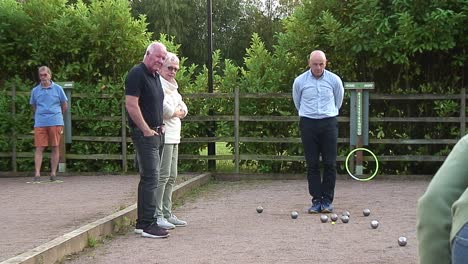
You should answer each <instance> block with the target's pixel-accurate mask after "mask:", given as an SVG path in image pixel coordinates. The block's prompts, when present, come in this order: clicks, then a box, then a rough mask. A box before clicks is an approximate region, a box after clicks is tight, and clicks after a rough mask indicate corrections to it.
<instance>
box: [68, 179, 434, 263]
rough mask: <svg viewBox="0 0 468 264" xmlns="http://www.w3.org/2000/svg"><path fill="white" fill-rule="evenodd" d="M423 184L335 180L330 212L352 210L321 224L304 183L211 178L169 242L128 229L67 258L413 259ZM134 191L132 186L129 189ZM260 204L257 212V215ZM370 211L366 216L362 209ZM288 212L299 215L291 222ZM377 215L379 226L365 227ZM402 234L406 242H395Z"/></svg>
mask: <svg viewBox="0 0 468 264" xmlns="http://www.w3.org/2000/svg"><path fill="white" fill-rule="evenodd" d="M427 184H428V181H423V180H419V181H396V180H373V181H371V182H366V183H362V182H357V181H353V180H339V181H338V182H337V187H336V196H335V202H334V206H335V212H337V213H338V214H341V212H343V211H345V210H347V211H349V212H350V213H351V217H350V221H349V223H347V224H344V223H341V221H338V222H336V224H331V223H330V222H327V223H321V222H320V215H311V214H307V208H308V206H309V203H310V197H309V195H308V193H307V182H306V181H303V180H290V181H255V182H217V183H215V184H212V185H209V186H208V187H205V188H203V189H202V191H200V192H199V193H198V195H197V196H196V197H194V198H191V199H188V200H186V201H185V203H184V204H182V205H181V206H179V207H177V208H176V209H175V210H174V212H175V213H176V214H177V216H178V217H179V218H181V219H184V220H187V221H188V222H189V225H188V226H187V227H179V228H176V229H175V230H172V231H171V236H170V237H169V238H167V239H149V238H143V237H141V236H139V235H135V234H133V233H132V232H131V231H129V232H128V233H126V234H124V235H121V236H115V237H114V238H112V239H110V240H108V241H105V242H104V243H103V244H100V245H98V246H97V247H96V248H94V249H88V250H85V251H84V252H82V253H80V254H77V255H74V256H70V257H69V258H68V260H66V261H65V263H67V264H71V263H73V264H79V263H109V264H111V263H112V264H114V263H171V264H177V263H181V264H182V263H184V264H185V263H294V264H298V263H348V264H353V263H354V264H358V263H359V264H371V263H372V264H375V263H386V264H392V263H394V264H397V263H398V264H401V263H405V264H406V263H415V264H416V263H418V256H417V241H416V229H415V225H416V202H417V199H418V198H419V197H420V196H421V195H422V194H423V192H424V190H425V189H426V187H427ZM132 190H133V189H132ZM258 205H262V206H263V207H264V211H263V213H261V214H259V213H257V212H256V207H257V206H258ZM365 208H369V209H370V210H371V215H370V216H369V217H364V216H363V215H362V211H363V209H365ZM292 211H297V212H299V217H298V218H297V219H295V220H294V219H291V217H290V213H291V212H292ZM374 219H375V220H378V221H379V222H380V225H379V227H378V228H377V229H372V228H371V227H370V222H371V220H374ZM400 236H405V237H407V239H408V244H407V245H406V246H405V247H400V246H399V245H398V243H397V240H398V238H399V237H400Z"/></svg>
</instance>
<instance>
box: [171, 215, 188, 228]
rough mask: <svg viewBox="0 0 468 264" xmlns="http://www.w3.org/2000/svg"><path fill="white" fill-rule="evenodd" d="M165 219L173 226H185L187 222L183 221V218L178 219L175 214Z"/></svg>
mask: <svg viewBox="0 0 468 264" xmlns="http://www.w3.org/2000/svg"><path fill="white" fill-rule="evenodd" d="M167 221H168V222H169V223H171V224H173V225H175V226H186V225H187V222H186V221H184V220H180V219H178V218H177V216H175V215H171V217H169V218H168V219H167Z"/></svg>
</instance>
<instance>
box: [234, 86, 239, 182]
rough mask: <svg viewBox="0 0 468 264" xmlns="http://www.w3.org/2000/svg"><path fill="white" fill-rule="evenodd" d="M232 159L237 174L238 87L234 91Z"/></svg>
mask: <svg viewBox="0 0 468 264" xmlns="http://www.w3.org/2000/svg"><path fill="white" fill-rule="evenodd" d="M234 159H235V172H236V173H239V163H240V160H239V87H236V88H235V89H234Z"/></svg>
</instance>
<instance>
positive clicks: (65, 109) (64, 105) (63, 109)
mask: <svg viewBox="0 0 468 264" xmlns="http://www.w3.org/2000/svg"><path fill="white" fill-rule="evenodd" d="M67 109H68V104H67V102H66V101H65V102H62V114H63V113H65V111H67Z"/></svg>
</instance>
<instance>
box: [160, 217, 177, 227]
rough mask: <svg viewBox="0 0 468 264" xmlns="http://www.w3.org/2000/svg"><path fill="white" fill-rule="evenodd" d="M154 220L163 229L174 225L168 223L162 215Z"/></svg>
mask: <svg viewBox="0 0 468 264" xmlns="http://www.w3.org/2000/svg"><path fill="white" fill-rule="evenodd" d="M156 222H157V223H158V226H159V227H161V228H164V229H174V228H175V225H173V224H171V223H169V222H168V221H167V220H166V218H164V217H158V218H157V219H156Z"/></svg>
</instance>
